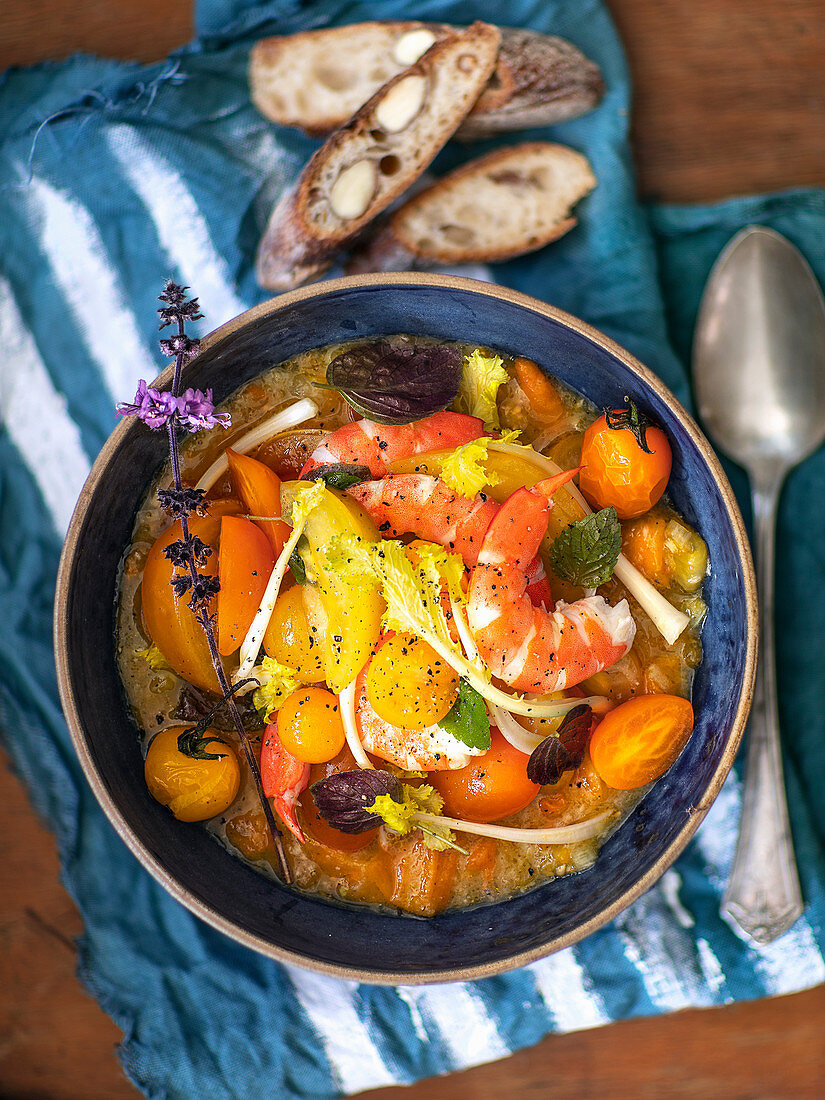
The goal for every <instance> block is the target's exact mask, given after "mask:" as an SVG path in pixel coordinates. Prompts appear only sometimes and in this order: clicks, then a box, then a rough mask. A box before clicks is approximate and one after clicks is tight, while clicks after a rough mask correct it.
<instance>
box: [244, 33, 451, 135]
mask: <svg viewBox="0 0 825 1100" xmlns="http://www.w3.org/2000/svg"><path fill="white" fill-rule="evenodd" d="M449 33H450V31H449V29H448V28H447V27H445V26H440V25H437V24H431V25H430V26H429V27H428V26H426V25H425V24H424V23H419V22H417V21H410V20H408V21H406V22H400V21H398V22H387V23H380V22H371V23H353V24H351V25H350V26H347V27H326V28H324V29H323V30H316V31H303V32H301V33H300V34H289V35H282V36H279V37H275V38H262V39H261V40H260V41H259V42H256V43H255V45H254V46H253V47H252V52H251V53H250V55H249V87H250V90H251V93H252V102H253V103H254V104H255V106H256V107H257V108H258V110H259V111H260V112H261V114H262V115H264V117H265V118H268V119H271V120H272V121H273V122H278V123H280V124H281V125H282V126H298V127H300V129H302V130H306V131H307V133H310V134H315V135H318V136H320V135H322V134H328V133H329V132H330V131H331V130H337V129H338V127H339V126H343V124H344V123H345V122H346V121H347V119H348V118H351V117H352V116H353V115H354V114H355V112H356V111H357V110H358V108H359V107H361V106H363V105H364V104H365V103H366V102H367V100H368V99H370V98H371V97H372V96H373V95H375V93H376V92H377V91H378V89H379V88H381V87H382V86H383V85H384V84H386V83H387V81H388V80H392V78H393V77H394V76H398V74H399V73H401V72H403V71H404V69H406V68H407V67H408V66H409V65H412V64H414V63H415V62H416V61H418V59H419V58H420V57H421V56H422V54H424V53H426V51H427V50H428V49H429V48H430V46H432V45H433V44H434V43H435V42H436V40H440V39H442V38H445V37H446V36H447V35H448V34H449Z"/></svg>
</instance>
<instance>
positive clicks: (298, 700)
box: [278, 687, 346, 764]
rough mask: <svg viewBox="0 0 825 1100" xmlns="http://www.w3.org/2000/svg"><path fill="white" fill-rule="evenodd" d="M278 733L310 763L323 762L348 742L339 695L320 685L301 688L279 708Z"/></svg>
mask: <svg viewBox="0 0 825 1100" xmlns="http://www.w3.org/2000/svg"><path fill="white" fill-rule="evenodd" d="M278 736H279V737H280V739H281V744H282V745H283V747H284V748H285V749H286V751H287V752H289V753H291V754H292V755H293V756H294V757H296V759H298V760H303V761H304V763H306V764H323V763H325V762H326V761H327V760H332V758H333V757H334V756H337V755H338V753H339V752H340V751H341V749H342V748H343V747H344V744H345V742H346V735H345V733H344V723H343V722H342V721H341V711H340V709H339V706H338V696H337V695H333V694H332V692H331V691H327V690H326V689H325V688H320V687H306V688H298V690H297V691H293V693H292V694H291V695H290V696H289V698H288V699H287V701H286V702H285V703H284V704H283V706H282V707H281V709H280V710H279V711H278Z"/></svg>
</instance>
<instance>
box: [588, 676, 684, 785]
mask: <svg viewBox="0 0 825 1100" xmlns="http://www.w3.org/2000/svg"><path fill="white" fill-rule="evenodd" d="M692 732H693V707H692V706H691V705H690V703H689V702H688V700H687V699H682V698H681V696H679V695H637V696H636V698H635V699H628V701H627V702H626V703H622V704H621V705H620V706H618V707H616V709H615V710H611V711H610V712H609V713H608V714H607V715H606V716H605V717H604V718H603V719H602V721H601V722H600V723H599V725H598V726H596V729H595V732H594V733H593V735H592V737H591V738H590V757H591V759H592V761H593V767H594V768H595V769H596V771H597V772H598V774H599V776H600V777H601V778H602V779H603V780H604V782H605V783H606V784H607V785H608V787H613V788H614V790H618V791H632V790H634V789H635V788H636V787H643V786H644V785H645V783H652V782H653V780H654V779H658V778H659V776H660V775H664V774H665V772H666V771H667V770H668V768H669V767H670V766H671V764H672V763H673V762H674V761H675V760H676V758H677V756H678V755H679V753H680V752H681V751H682V749H683V748H684V747H685V745H686V744H687V742H688V738H689V737H690V735H691V733H692Z"/></svg>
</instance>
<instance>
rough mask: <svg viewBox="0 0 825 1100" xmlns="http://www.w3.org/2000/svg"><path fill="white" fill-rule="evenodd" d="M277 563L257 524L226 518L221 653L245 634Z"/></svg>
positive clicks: (221, 574)
mask: <svg viewBox="0 0 825 1100" xmlns="http://www.w3.org/2000/svg"><path fill="white" fill-rule="evenodd" d="M274 565H275V557H274V555H273V553H272V547H271V546H270V544H269V539H268V538H267V537H266V535H265V534H264V533H263V532H262V531H260V530H259V529H258V528H257V527H256V526H255V524H254V523H252V522H251V521H250V520H248V519H244V518H243V516H224V517H223V519H222V520H221V544H220V554H219V555H218V580H219V581H220V582H221V590H220V592H219V593H218V652H219V653H220V654H221V655H222V656H224V657H226V656H227V655H228V654H230V653H234V652H235V650H236V649H237V648H238V646H239V645H240V644H241V642H242V641H243V640H244V638H245V637H246V632H247V630H249V627H250V626H251V625H252V620H253V618H254V617H255V612H256V611H257V610H258V607H259V606H260V603H261V597H262V596H263V594H264V591H265V589H266V585H267V581H268V580H269V574H270V573H271V572H272V567H273V566H274ZM161 652H163V651H162V650H161Z"/></svg>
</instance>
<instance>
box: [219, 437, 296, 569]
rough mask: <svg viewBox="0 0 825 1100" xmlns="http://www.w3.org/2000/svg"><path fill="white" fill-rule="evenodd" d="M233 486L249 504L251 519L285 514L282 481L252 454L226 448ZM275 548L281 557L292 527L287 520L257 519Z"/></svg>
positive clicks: (257, 522)
mask: <svg viewBox="0 0 825 1100" xmlns="http://www.w3.org/2000/svg"><path fill="white" fill-rule="evenodd" d="M226 457H227V459H228V461H229V473H230V475H231V477H232V485H233V488H234V490H235V492H236V493H237V495H238V496H239V497H240V498H241V500H242V501H243V502H244V504H245V505H246V508H247V511H248V512H249V514H250V515H251V516H279V515H280V514H281V479H280V478H279V477H278V475H277V474H276V473H275V471H274V470H270V468H269V467H268V466H265V465H264V464H263V462H258V460H257V459H256V458H250V457H249V456H248V455H242V454H238V452H237V451H233V450H232V448H231V447H227V449H226ZM255 524H256V526H257V527H259V528H260V529H261V530H262V531H263V533H264V534H265V535H266V537H267V538H268V539H269V542H270V545H271V546H272V553H273V554H274V555H275V557H276V558H277V557H278V555H279V554H280V552H281V551H282V550H283V548H284V543H285V542H286V540H287V539H288V538H289V536H290V535H291V533H292V528H291V527H290V526H289V524H288V523H284V521H283V520H255Z"/></svg>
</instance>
